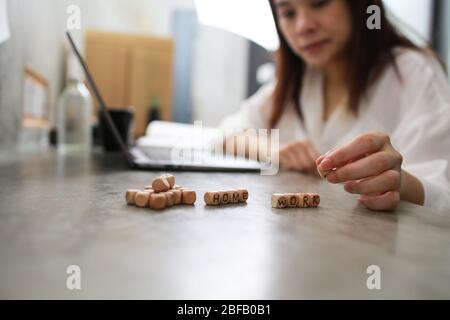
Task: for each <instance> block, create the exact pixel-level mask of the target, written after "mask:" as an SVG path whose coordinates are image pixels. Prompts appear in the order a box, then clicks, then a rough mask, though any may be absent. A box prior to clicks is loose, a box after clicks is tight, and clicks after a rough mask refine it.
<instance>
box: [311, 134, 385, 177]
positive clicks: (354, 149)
mask: <svg viewBox="0 0 450 320" xmlns="http://www.w3.org/2000/svg"><path fill="white" fill-rule="evenodd" d="M389 141H390V140H389V136H388V135H386V134H383V133H368V134H364V135H361V136H359V137H357V138H356V139H354V140H353V141H352V142H350V143H348V144H347V145H345V146H343V147H340V148H338V149H336V150H334V151H332V152H330V154H328V155H327V156H326V157H325V159H323V160H322V161H321V163H320V168H321V169H322V170H331V169H335V168H339V167H341V166H343V165H345V164H346V163H348V162H349V161H351V160H352V159H355V158H359V157H361V156H363V155H365V154H371V153H374V152H376V151H379V150H381V149H382V148H383V147H384V146H385V145H386V144H387V143H389Z"/></svg>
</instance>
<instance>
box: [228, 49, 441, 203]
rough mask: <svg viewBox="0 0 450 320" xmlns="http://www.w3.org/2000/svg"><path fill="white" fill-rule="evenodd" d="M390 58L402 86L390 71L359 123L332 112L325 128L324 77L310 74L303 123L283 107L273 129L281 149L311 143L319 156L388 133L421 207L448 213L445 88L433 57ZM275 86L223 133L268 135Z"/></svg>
mask: <svg viewBox="0 0 450 320" xmlns="http://www.w3.org/2000/svg"><path fill="white" fill-rule="evenodd" d="M394 52H395V55H396V61H397V64H398V69H399V71H400V75H401V80H400V79H399V78H398V76H397V74H396V73H395V70H394V68H393V67H392V66H389V67H388V68H387V69H386V70H385V71H384V73H383V74H382V76H381V77H380V78H379V79H378V80H377V82H376V83H375V84H374V85H373V86H372V88H371V89H370V90H369V92H368V94H367V96H366V99H363V101H361V104H360V108H359V111H358V116H357V117H355V116H353V115H352V114H348V113H347V115H345V116H344V115H343V114H342V113H341V112H339V111H336V112H334V113H333V114H332V116H331V117H330V118H329V120H328V121H327V122H326V123H324V122H323V120H322V119H323V109H324V104H323V79H322V75H321V74H320V73H319V72H317V71H314V70H312V69H308V71H307V72H306V73H305V76H304V81H303V88H302V94H301V98H300V102H301V106H302V112H303V118H304V121H303V122H302V121H301V120H300V118H299V117H298V115H297V113H296V111H295V109H294V107H293V106H292V105H291V106H289V107H287V108H286V109H285V111H284V113H283V115H282V117H281V119H280V121H279V123H278V124H277V129H280V145H283V144H286V143H289V142H294V141H298V140H304V139H309V140H310V141H311V142H312V143H313V144H314V146H315V147H316V149H317V150H318V151H319V152H320V153H322V154H323V153H325V152H327V151H328V150H330V149H333V148H336V147H339V146H342V145H344V144H346V143H348V142H350V141H351V140H353V139H354V138H355V137H357V136H358V135H360V134H363V133H368V132H371V131H380V132H384V133H387V134H389V135H390V137H391V141H392V144H393V146H394V148H396V150H397V151H399V152H400V153H401V154H402V156H403V158H404V161H403V169H404V170H406V171H408V172H409V173H411V174H413V175H414V176H416V177H417V178H418V179H420V180H421V182H422V183H423V185H424V189H425V206H427V207H434V208H442V207H445V208H450V182H449V181H450V85H449V82H448V80H447V78H446V75H445V74H444V72H443V70H442V67H441V66H440V65H439V62H438V61H437V60H436V59H434V58H433V57H432V56H430V55H428V54H425V53H422V52H418V51H414V50H410V49H397V50H395V51H394ZM274 86H275V85H274V84H273V83H271V84H268V85H266V86H264V87H262V88H261V89H260V90H259V91H258V92H257V93H256V94H255V95H254V96H252V97H250V98H249V99H248V100H246V101H244V102H243V103H242V106H241V108H240V111H239V112H238V113H236V114H234V115H231V116H229V117H227V118H226V119H224V121H223V122H222V124H221V127H222V128H240V129H250V128H251V129H268V126H269V118H270V114H271V107H272V106H271V102H270V100H271V99H270V98H271V95H272V93H273V90H274Z"/></svg>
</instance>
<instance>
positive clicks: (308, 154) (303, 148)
mask: <svg viewBox="0 0 450 320" xmlns="http://www.w3.org/2000/svg"><path fill="white" fill-rule="evenodd" d="M316 156H317V155H316V153H315V151H314V149H313V148H312V147H311V146H309V144H308V143H307V142H298V143H293V144H290V145H287V146H285V147H284V148H282V149H281V150H280V165H281V167H282V168H285V169H288V170H296V171H309V170H311V169H313V168H314V160H315V158H316Z"/></svg>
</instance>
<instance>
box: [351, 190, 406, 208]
mask: <svg viewBox="0 0 450 320" xmlns="http://www.w3.org/2000/svg"><path fill="white" fill-rule="evenodd" d="M358 201H359V203H360V204H361V205H362V206H363V207H366V208H367V209H369V210H373V211H393V210H395V209H396V208H397V207H398V205H399V203H400V193H399V192H398V191H389V192H386V193H384V194H382V195H380V196H375V197H371V196H366V195H361V196H360V197H359V199H358Z"/></svg>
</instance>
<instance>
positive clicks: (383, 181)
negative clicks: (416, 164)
mask: <svg viewBox="0 0 450 320" xmlns="http://www.w3.org/2000/svg"><path fill="white" fill-rule="evenodd" d="M399 188H400V173H399V172H398V171H396V170H388V171H385V172H383V173H382V174H380V175H378V176H375V177H370V178H367V179H363V180H357V181H349V182H347V183H345V185H344V189H345V191H347V192H349V193H353V194H364V195H372V194H378V193H385V192H387V191H395V190H398V189H399Z"/></svg>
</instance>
